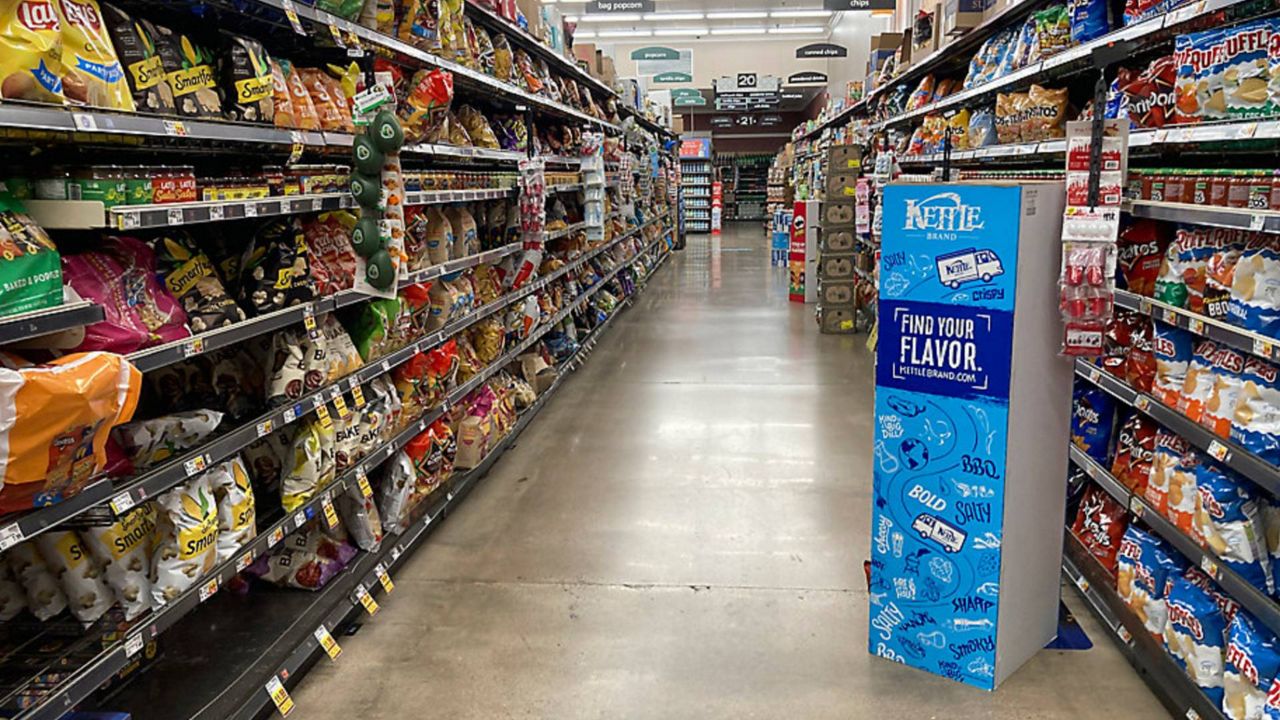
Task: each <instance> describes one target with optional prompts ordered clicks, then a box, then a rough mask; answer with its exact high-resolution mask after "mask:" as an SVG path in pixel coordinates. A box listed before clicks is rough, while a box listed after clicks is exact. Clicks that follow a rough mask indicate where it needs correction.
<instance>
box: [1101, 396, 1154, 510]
mask: <svg viewBox="0 0 1280 720" xmlns="http://www.w3.org/2000/svg"><path fill="white" fill-rule="evenodd" d="M1155 452H1156V424H1155V422H1153V421H1151V420H1148V419H1147V417H1146V416H1145V415H1143V414H1142V413H1137V412H1135V413H1133V414H1132V415H1130V416H1129V419H1128V420H1126V421H1125V422H1124V424H1123V425H1121V426H1120V437H1119V439H1117V440H1116V458H1115V461H1114V462H1113V463H1112V464H1111V474H1112V475H1115V476H1116V479H1117V480H1119V481H1120V482H1121V483H1124V485H1125V487H1127V488H1129V489H1130V490H1132V491H1133V492H1134V493H1136V494H1139V495H1141V494H1143V493H1145V492H1146V489H1147V479H1148V478H1149V477H1150V476H1151V460H1152V458H1153V457H1154V456H1155Z"/></svg>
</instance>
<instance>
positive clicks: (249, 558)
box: [236, 552, 253, 572]
mask: <svg viewBox="0 0 1280 720" xmlns="http://www.w3.org/2000/svg"><path fill="white" fill-rule="evenodd" d="M252 564H253V553H251V552H247V553H245V554H243V555H241V556H240V560H239V561H237V562H236V572H244V571H245V570H246V569H247V568H248V567H249V566H250V565H252Z"/></svg>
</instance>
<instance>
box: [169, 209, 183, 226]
mask: <svg viewBox="0 0 1280 720" xmlns="http://www.w3.org/2000/svg"><path fill="white" fill-rule="evenodd" d="M168 216H169V217H168V221H169V224H170V225H181V224H182V223H184V222H186V217H184V216H183V213H182V208H169V213H168Z"/></svg>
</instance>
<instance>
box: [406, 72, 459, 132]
mask: <svg viewBox="0 0 1280 720" xmlns="http://www.w3.org/2000/svg"><path fill="white" fill-rule="evenodd" d="M452 104H453V74H452V73H450V72H446V71H444V70H419V71H418V72H416V73H414V75H413V80H412V81H411V82H410V90H409V93H408V94H407V95H406V96H405V98H404V100H403V101H401V102H400V105H399V107H398V108H397V110H396V115H397V116H398V117H399V118H400V124H401V126H402V127H403V128H404V135H405V142H407V143H415V142H421V141H423V140H426V139H427V138H434V137H438V136H439V135H440V134H441V132H442V130H443V129H444V127H445V125H446V120H447V119H448V115H449V108H450V106H451V105H452Z"/></svg>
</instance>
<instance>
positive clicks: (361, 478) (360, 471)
mask: <svg viewBox="0 0 1280 720" xmlns="http://www.w3.org/2000/svg"><path fill="white" fill-rule="evenodd" d="M356 487H358V488H360V494H361V495H363V496H364V497H365V498H366V499H367V498H371V497H373V488H372V487H370V486H369V475H368V474H367V473H365V471H364V466H363V465H361V466H359V467H357V468H356Z"/></svg>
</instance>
